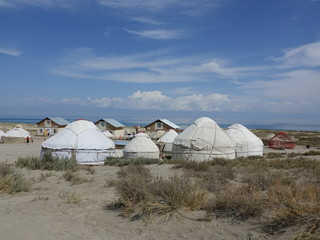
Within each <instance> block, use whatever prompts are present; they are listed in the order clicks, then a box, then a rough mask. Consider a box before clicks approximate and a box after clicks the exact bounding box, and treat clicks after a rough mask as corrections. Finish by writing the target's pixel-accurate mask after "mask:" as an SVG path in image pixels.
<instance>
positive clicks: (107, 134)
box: [103, 130, 114, 139]
mask: <svg viewBox="0 0 320 240" xmlns="http://www.w3.org/2000/svg"><path fill="white" fill-rule="evenodd" d="M103 134H104V135H106V136H107V137H108V138H111V139H114V136H113V134H112V133H111V132H109V131H107V130H106V131H103Z"/></svg>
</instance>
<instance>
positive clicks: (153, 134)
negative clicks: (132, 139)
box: [149, 130, 166, 140]
mask: <svg viewBox="0 0 320 240" xmlns="http://www.w3.org/2000/svg"><path fill="white" fill-rule="evenodd" d="M165 133H166V132H165V131H163V130H158V131H155V132H151V133H150V134H149V136H150V138H151V139H154V140H158V139H160V138H161V137H162V136H163V135H164V134H165Z"/></svg>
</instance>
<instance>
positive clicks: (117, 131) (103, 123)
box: [94, 118, 125, 139]
mask: <svg viewBox="0 0 320 240" xmlns="http://www.w3.org/2000/svg"><path fill="white" fill-rule="evenodd" d="M94 124H95V125H96V126H97V127H98V128H99V129H100V130H101V131H109V132H110V133H111V134H112V135H113V136H114V137H115V138H116V139H119V138H123V137H124V135H125V131H124V128H125V125H123V124H122V123H120V122H118V121H117V120H115V119H112V118H103V119H100V120H98V121H96V122H95V123H94Z"/></svg>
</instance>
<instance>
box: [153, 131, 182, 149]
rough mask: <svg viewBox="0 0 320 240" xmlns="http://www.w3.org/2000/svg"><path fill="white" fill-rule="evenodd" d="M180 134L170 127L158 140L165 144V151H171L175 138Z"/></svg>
mask: <svg viewBox="0 0 320 240" xmlns="http://www.w3.org/2000/svg"><path fill="white" fill-rule="evenodd" d="M177 136H178V133H177V132H176V131H175V130H173V129H170V130H169V131H168V132H167V133H166V134H164V135H163V136H162V137H161V138H160V139H159V140H158V141H157V142H158V143H160V144H163V150H162V151H163V152H171V150H172V143H173V140H174V139H175V138H176V137H177Z"/></svg>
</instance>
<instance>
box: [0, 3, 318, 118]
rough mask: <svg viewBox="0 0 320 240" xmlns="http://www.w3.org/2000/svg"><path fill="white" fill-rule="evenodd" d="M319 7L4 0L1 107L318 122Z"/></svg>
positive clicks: (19, 111) (68, 113)
mask: <svg viewBox="0 0 320 240" xmlns="http://www.w3.org/2000/svg"><path fill="white" fill-rule="evenodd" d="M319 12H320V1H319V0H290V1H289V0H271V1H263V0H258V1H257V0H244V1H239V0H237V1H236V0H162V1H158V0H81V1H79V0H0V31H1V33H0V34H1V35H0V36H1V37H0V79H1V95H0V100H1V102H0V116H1V117H8V116H63V117H72V116H79V117H81V116H82V117H88V116H97V117H112V118H120V119H125V118H128V119H129V118H131V119H144V118H145V119H149V118H150V119H154V118H168V119H170V120H176V121H180V120H181V119H187V118H188V119H195V118H198V117H201V116H208V117H212V118H213V119H215V120H216V119H219V120H218V121H221V122H228V123H235V122H241V123H257V122H261V123H266V122H271V123H274V122H286V121H287V122H291V123H317V122H319V120H320V104H319V101H320V14H319ZM181 121H182V120H181Z"/></svg>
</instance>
